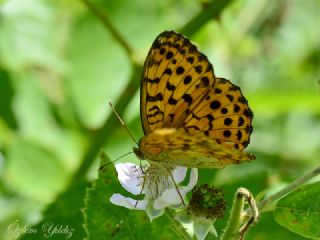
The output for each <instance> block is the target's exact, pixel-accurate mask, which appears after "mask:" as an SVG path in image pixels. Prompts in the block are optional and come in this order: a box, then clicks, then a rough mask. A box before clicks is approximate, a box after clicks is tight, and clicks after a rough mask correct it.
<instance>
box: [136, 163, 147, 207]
mask: <svg viewBox="0 0 320 240" xmlns="http://www.w3.org/2000/svg"><path fill="white" fill-rule="evenodd" d="M140 163H141V162H140ZM140 167H141V171H142V166H140ZM146 177H147V175H146V174H144V176H143V182H142V187H141V191H140V193H139V195H141V194H142V191H143V189H144V186H145V182H146ZM138 202H139V200H137V201H136V204H135V205H134V207H137V205H138Z"/></svg>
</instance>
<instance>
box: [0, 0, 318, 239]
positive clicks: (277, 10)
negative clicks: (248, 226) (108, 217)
mask: <svg viewBox="0 0 320 240" xmlns="http://www.w3.org/2000/svg"><path fill="white" fill-rule="evenodd" d="M92 2H93V3H94V4H95V5H94V6H95V7H96V8H94V9H92V8H91V7H92V5H90V4H88V2H87V1H86V0H72V1H63V0H56V1H49V0H23V1H22V0H1V1H0V209H1V211H0V239H12V236H11V235H10V234H9V233H8V231H7V228H8V226H9V225H10V224H12V223H14V222H15V221H17V220H18V221H19V222H20V223H21V225H23V224H26V225H28V226H29V225H31V224H36V223H38V222H39V221H41V220H42V219H43V212H44V211H45V209H46V208H47V207H48V206H49V205H50V204H52V203H54V201H55V199H56V198H57V196H58V195H59V194H60V193H63V192H64V191H66V189H67V188H68V187H69V186H70V183H72V184H74V183H77V182H81V181H83V179H89V180H90V179H94V178H95V177H96V176H97V167H98V158H97V154H98V152H99V150H100V148H103V149H104V150H105V152H106V154H107V155H108V156H109V157H110V159H115V158H117V157H119V156H121V155H123V154H125V153H127V152H129V151H131V148H132V146H133V145H134V143H133V142H132V140H131V139H130V137H129V135H128V134H127V132H126V131H125V130H124V129H123V128H121V126H120V124H119V122H118V121H117V120H116V119H115V116H114V114H113V113H112V112H111V110H110V108H109V107H108V101H112V102H113V103H114V104H115V105H116V107H117V110H118V111H119V113H120V114H121V116H122V117H123V119H124V121H125V122H126V123H127V125H128V127H129V128H130V129H131V131H132V132H133V135H134V136H135V138H136V139H139V138H140V137H141V136H142V134H143V133H142V130H141V124H140V117H139V102H140V100H139V89H138V88H139V84H140V75H141V66H142V64H143V61H144V59H145V57H146V55H147V52H148V50H149V48H150V46H151V44H152V42H153V40H154V38H155V37H156V36H157V35H158V34H159V33H160V32H162V31H164V30H177V31H179V30H180V29H181V31H182V33H184V34H186V35H187V36H188V37H189V38H190V39H191V40H192V41H193V42H194V43H195V44H196V45H197V46H198V48H199V49H200V51H201V52H203V53H204V54H205V55H207V56H208V58H209V59H210V61H211V63H212V64H213V66H214V69H215V74H216V75H217V76H219V77H225V78H228V79H231V81H233V82H234V83H235V84H237V85H238V86H240V87H241V89H242V92H243V93H244V95H245V96H246V98H247V99H248V101H249V105H250V107H251V109H252V110H253V112H254V115H255V116H254V132H253V134H252V138H251V144H250V145H249V147H248V151H250V152H252V153H254V154H255V155H256V156H257V159H256V160H255V161H254V162H252V163H250V164H243V165H239V166H231V167H227V168H225V169H222V170H201V171H200V183H209V184H212V185H215V186H218V187H222V189H223V191H224V192H225V195H226V198H227V199H228V201H229V203H230V204H231V199H232V196H233V194H234V191H235V190H236V189H237V188H238V187H240V186H243V187H246V188H248V189H249V190H250V191H252V193H253V194H254V195H257V194H258V193H260V192H261V191H264V190H266V189H268V191H275V190H277V189H279V188H281V187H283V186H284V185H285V184H287V183H290V182H291V181H292V180H294V179H295V178H297V177H299V176H301V175H302V174H304V173H306V172H307V171H309V170H311V169H313V168H315V167H316V166H317V165H318V164H319V155H320V121H319V119H320V84H319V82H320V32H319V26H320V14H319V13H320V1H317V0H308V1H301V0H279V1H267V0H259V1H255V0H236V1H217V0H214V1H212V2H213V3H217V5H219V4H220V5H221V2H224V4H222V5H221V7H220V8H218V9H219V11H218V13H219V14H217V13H213V12H212V15H210V14H211V12H210V11H209V12H208V11H206V10H208V6H211V5H212V2H209V1H187V0H175V1H173V0H161V1H160V0H157V1H148V0H133V1H125V0H105V1H104V0H99V1H93V0H92ZM90 6H91V7H90ZM95 10H96V11H97V12H94V11H95ZM209 10H210V9H209ZM101 13H102V15H101ZM101 17H102V18H103V19H107V20H108V21H109V22H108V21H107V22H102V21H101ZM197 20H199V21H197ZM112 27H113V28H112ZM116 33H117V34H119V35H120V37H117V35H115V34H116ZM121 41H123V42H125V43H127V45H126V44H124V43H123V42H121ZM126 46H127V48H126ZM120 161H123V162H125V161H134V162H137V159H136V158H135V157H134V156H133V155H130V156H128V157H125V158H123V159H121V160H120ZM82 188H83V189H84V186H83V187H82ZM79 201H82V199H80V200H79ZM101 201H105V199H102V200H101ZM80 204H81V202H80ZM230 204H229V205H230ZM229 207H230V206H229ZM79 209H80V208H79ZM80 220H81V219H80ZM223 224H224V221H220V222H219V221H217V229H218V230H219V229H221V227H222V226H223ZM271 237H274V238H275V239H304V238H302V237H301V236H299V235H296V234H293V233H290V232H289V231H287V230H286V229H284V228H282V227H281V226H280V225H278V224H277V223H276V222H274V220H273V218H272V214H270V213H265V214H263V215H262V216H261V222H260V223H259V225H258V226H257V227H255V228H254V229H253V230H252V231H251V232H250V235H249V239H271ZM74 239H77V238H74ZM79 239H80V238H79Z"/></svg>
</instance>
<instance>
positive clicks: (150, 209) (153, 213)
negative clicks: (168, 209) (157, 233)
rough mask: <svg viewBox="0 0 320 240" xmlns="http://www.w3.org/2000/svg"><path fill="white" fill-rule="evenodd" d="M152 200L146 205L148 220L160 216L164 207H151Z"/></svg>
mask: <svg viewBox="0 0 320 240" xmlns="http://www.w3.org/2000/svg"><path fill="white" fill-rule="evenodd" d="M152 205H153V204H152V202H149V204H148V205H147V211H146V212H147V214H148V216H149V218H150V222H152V220H153V219H155V218H157V217H160V216H161V215H162V214H163V213H164V209H159V210H156V209H154V208H153V207H152Z"/></svg>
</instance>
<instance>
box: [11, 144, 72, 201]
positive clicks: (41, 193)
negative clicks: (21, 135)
mask: <svg viewBox="0 0 320 240" xmlns="http://www.w3.org/2000/svg"><path fill="white" fill-rule="evenodd" d="M67 177H68V176H67V172H66V170H65V168H64V167H63V166H62V164H61V163H60V161H59V159H58V158H57V156H56V155H55V154H54V153H52V152H51V151H50V150H48V149H45V148H44V147H42V146H40V145H38V144H35V143H32V142H30V141H26V140H17V141H15V142H14V143H13V144H12V145H10V147H9V148H8V164H7V166H6V169H5V178H6V179H8V180H7V182H8V184H9V185H10V187H11V188H12V189H13V190H15V191H18V192H19V193H20V194H21V195H22V196H24V197H27V198H29V199H33V200H35V201H37V202H38V203H49V202H51V201H52V200H53V198H54V197H55V196H56V195H57V194H58V193H59V192H60V191H61V190H62V189H63V188H64V186H65V183H66V181H67Z"/></svg>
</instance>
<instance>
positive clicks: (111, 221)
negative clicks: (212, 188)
mask: <svg viewBox="0 0 320 240" xmlns="http://www.w3.org/2000/svg"><path fill="white" fill-rule="evenodd" d="M113 193H121V194H123V195H124V196H130V194H129V193H127V192H125V191H124V190H122V187H121V185H120V183H119V182H118V179H117V177H116V171H115V170H114V166H113V165H112V164H109V165H108V166H105V167H104V168H103V169H102V170H100V171H99V178H98V179H97V180H96V181H95V182H93V185H92V187H91V188H89V189H88V191H87V196H86V200H85V209H84V211H83V213H84V218H85V229H86V232H87V239H111V238H112V239H177V236H176V235H175V234H174V233H173V232H172V230H171V228H170V224H169V223H168V221H167V219H166V218H165V217H164V216H161V217H159V218H157V219H155V220H153V221H152V222H151V223H150V220H149V218H148V216H147V214H146V212H144V211H136V210H129V209H126V208H124V207H119V206H116V205H113V204H111V203H110V201H109V199H110V197H111V195H112V194H113Z"/></svg>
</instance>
